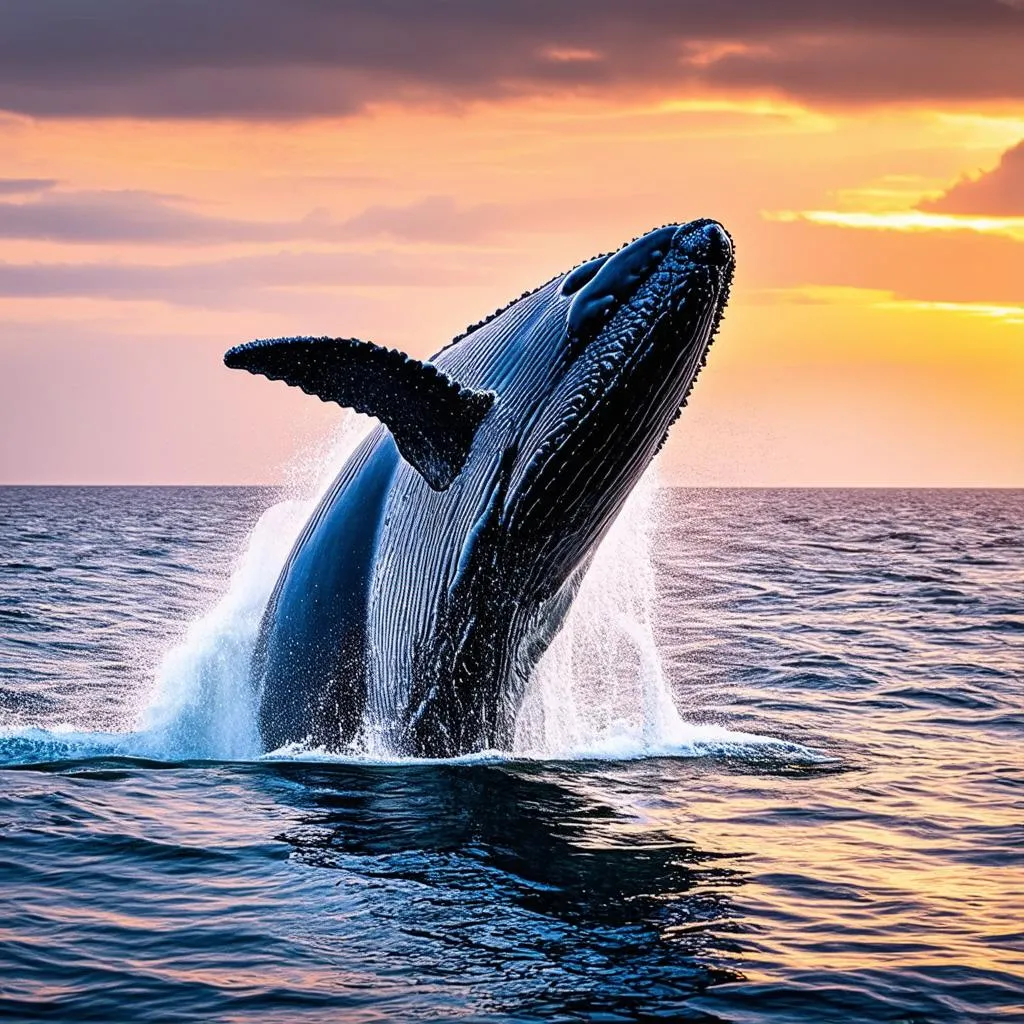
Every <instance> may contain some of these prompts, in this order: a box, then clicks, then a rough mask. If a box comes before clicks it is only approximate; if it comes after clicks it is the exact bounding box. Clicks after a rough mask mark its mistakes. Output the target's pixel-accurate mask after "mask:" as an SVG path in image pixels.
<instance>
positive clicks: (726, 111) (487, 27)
mask: <svg viewBox="0 0 1024 1024" xmlns="http://www.w3.org/2000/svg"><path fill="white" fill-rule="evenodd" d="M698 216H711V217H715V218H717V219H719V220H721V221H722V222H723V223H724V224H725V225H726V226H727V227H728V229H729V230H730V232H731V233H732V235H733V237H734V239H735V243H736V250H737V261H738V268H737V280H736V285H735V287H734V289H733V297H732V301H731V304H730V308H729V311H728V313H727V315H726V318H725V322H724V325H723V329H722V332H721V335H720V338H719V341H718V342H717V343H716V345H715V347H714V349H713V350H712V353H711V358H710V361H709V364H708V368H707V370H706V371H705V373H704V374H703V375H702V377H701V379H700V382H699V383H698V385H697V388H696V390H695V392H694V395H693V398H692V400H691V403H690V407H689V408H688V409H687V411H686V414H685V415H684V416H683V417H682V419H681V420H680V421H679V422H678V423H677V425H676V427H675V428H674V432H673V437H672V439H671V441H670V443H669V445H668V447H667V449H666V454H665V457H664V459H663V478H664V479H667V480H668V481H669V482H673V483H681V484H699V485H705V484H725V485H734V484H741V485H747V484H749V485H884V486H888V485H896V486H899V485H908V486H919V485H936V486H944V485H978V486H988V485H993V486H1006V485H1011V486H1024V0H915V2H903V0H887V2H880V0H866V2H861V3H857V4H839V3H822V2H818V3H815V2H811V0H781V2H778V3H763V2H755V0H701V2H689V0H662V2H655V0H651V2H642V0H641V2H635V0H634V2H630V3H611V2H602V0H587V2H582V0H581V2H575V0H547V2H546V3H536V2H532V0H518V2H511V0H510V2H508V3H497V2H494V3H484V2H479V0H451V2H427V0H374V2H369V0H367V2H364V3H354V2H335V3H327V2H323V0H321V2H317V0H293V2H290V3H285V2H283V0H278V2H272V0H244V2H243V0H217V2H215V3H211V2H209V0H202V2H200V0H179V2H175V3H170V2H161V3H157V2H151V0H92V2H89V0H49V2H46V3H41V2H39V0H5V2H3V3H2V5H0V247H2V252H0V366H2V373H0V482H6V483H65V482H67V483H108V482H109V483H149V482H152V483H236V482H238V483H249V482H265V481H276V480H278V479H280V478H281V476H282V473H283V472H285V467H286V466H287V464H288V462H289V460H290V459H291V458H293V457H294V456H295V454H296V453H297V452H300V451H302V450H304V449H306V448H308V447H309V446H311V445H315V444H316V443H318V441H322V439H323V437H324V436H325V435H326V434H328V433H329V432H330V431H331V429H332V425H333V424H335V423H337V421H338V420H339V419H340V417H341V415H342V414H341V413H340V411H339V410H337V409H336V408H335V407H325V406H323V405H321V404H320V403H319V402H316V401H314V400H313V399H311V398H309V397H307V396H305V395H303V394H301V393H300V392H298V391H294V390H292V389H289V388H286V387H285V386H284V385H282V384H271V383H268V382H267V381H265V380H263V379H262V378H255V377H251V376H249V375H247V374H241V373H238V372H232V371H229V370H227V369H225V368H224V367H223V366H222V364H221V356H222V354H223V352H224V350H225V349H226V348H228V347H229V346H231V345H233V344H235V343H237V342H240V341H245V340H248V339H250V338H254V337H271V336H275V335H293V334H331V335H344V336H357V337H361V338H364V339H366V340H371V341H376V342H380V343H383V344H387V345H389V346H399V347H402V348H404V349H406V350H407V351H409V352H411V353H412V354H414V355H417V356H427V355H429V354H430V353H431V352H432V351H433V350H435V349H437V348H439V347H440V346H441V345H443V344H444V343H445V342H446V341H447V340H449V338H450V337H451V336H452V335H453V334H455V333H457V332H458V331H460V330H461V329H462V328H463V327H465V325H466V324H468V323H470V322H473V321H476V320H478V319H480V318H481V317H483V316H484V315H486V314H488V313H489V312H491V311H492V310H493V309H494V308H495V307H497V306H499V305H503V304H504V303H505V302H506V301H507V300H508V299H510V298H511V297H512V296H515V295H518V294H519V293H521V292H522V291H523V290H525V289H527V288H532V287H534V286H536V285H538V284H540V283H541V282H543V281H545V280H547V279H548V278H550V277H551V276H553V275H554V274H555V273H557V272H559V271H562V270H566V269H568V268H569V267H571V266H573V265H574V264H576V263H578V262H580V261H581V260H583V259H586V258H589V257H591V256H593V255H595V254H597V253H600V252H604V251H607V250H610V249H614V248H617V247H618V246H619V245H620V244H622V243H623V242H625V241H628V240H629V239H631V238H633V237H634V236H635V235H637V234H640V233H643V232H644V231H647V230H649V229H650V228H652V227H656V226H659V225H661V224H664V223H666V222H669V221H678V220H686V219H690V218H693V217H698Z"/></svg>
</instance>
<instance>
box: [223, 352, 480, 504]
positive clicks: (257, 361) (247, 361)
mask: <svg viewBox="0 0 1024 1024" xmlns="http://www.w3.org/2000/svg"><path fill="white" fill-rule="evenodd" d="M224 363H225V365H227V366H230V367H232V368H234V369H241V370H248V371H249V372H250V373H261V374H263V376H265V377H269V378H270V379H271V380H283V381H284V382H285V383H286V384H291V385H293V386H294V387H298V388H302V390H303V391H305V392H306V394H308V395H316V397H317V398H320V399H322V400H323V401H325V402H337V403H338V405H343V406H348V407H350V408H352V409H355V410H356V411H357V412H362V413H366V414H367V415H369V416H376V417H377V419H379V420H380V421H381V422H382V423H384V424H386V426H387V427H388V429H389V430H390V431H391V433H392V436H393V437H394V439H395V444H396V445H397V446H398V450H399V451H400V452H401V453H402V456H403V457H404V458H405V460H406V461H407V462H408V463H409V464H410V465H411V466H412V467H413V468H414V469H416V470H417V471H418V472H419V473H420V475H421V476H422V477H423V479H424V480H426V481H427V483H428V484H429V485H430V486H431V487H432V488H433V489H434V490H435V491H443V490H445V489H446V488H447V487H448V486H449V485H450V484H451V482H452V481H453V480H454V479H455V478H456V477H457V476H458V475H459V472H460V471H461V469H462V467H463V465H464V464H465V462H466V457H467V456H468V455H469V449H470V447H471V446H472V444H473V438H474V437H475V435H476V431H477V428H478V427H479V426H480V423H481V421H482V420H483V418H484V416H486V415H487V411H488V409H490V407H491V405H492V404H493V403H494V393H493V392H491V391H477V390H475V389H473V388H467V387H463V386H462V385H461V384H460V383H459V382H458V381H456V380H452V378H451V377H449V376H447V375H446V374H445V373H443V372H442V371H441V370H439V369H438V368H437V367H436V366H434V365H433V364H432V363H424V362H421V361H420V360H418V359H412V358H410V357H409V356H407V355H406V354H405V353H404V352H399V351H398V350H397V349H389V348H382V347H381V346H380V345H373V344H371V343H370V342H366V341H358V340H357V339H355V338H272V339H268V340H265V341H250V342H248V343H247V344H245V345H236V346H235V347H234V348H232V349H229V350H228V352H227V353H225V355H224Z"/></svg>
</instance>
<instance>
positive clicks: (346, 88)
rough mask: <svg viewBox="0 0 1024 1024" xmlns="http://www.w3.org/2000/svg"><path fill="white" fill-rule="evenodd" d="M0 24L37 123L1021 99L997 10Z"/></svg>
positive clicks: (79, 7) (348, 1) (977, 6)
mask: <svg viewBox="0 0 1024 1024" xmlns="http://www.w3.org/2000/svg"><path fill="white" fill-rule="evenodd" d="M0 23H2V31H0V109H7V110H10V111H15V112H20V113H25V114H30V115H37V116H85V117H102V116H125V115H126V116H142V117H186V118H188V117H241V118H256V119H267V118H269V119H276V118H295V117H306V116H313V115H344V114H349V113H352V112H355V111H358V110H361V109H363V108H364V107H365V106H366V105H367V104H369V103H373V102H376V101H387V100H392V101H400V102H422V101H433V102H436V101H445V102H451V101H455V102H462V101H467V100H473V99H478V98H493V97H502V96H510V95H523V94H538V93H543V94H548V93H551V92H580V91H585V92H595V91H596V92H599V91H601V90H605V89H609V88H615V89H617V90H619V91H623V90H630V89H635V90H645V89H646V90H650V89H659V90H673V91H677V92H682V91H685V90H688V89H694V88H707V87H709V86H713V87H721V88H726V89H733V88H743V89H748V88H756V89H759V90H773V91H776V92H778V93H782V94H786V95H790V96H794V97H797V98H800V99H807V100H812V101H821V102H826V103H857V102H880V101H908V100H915V99H930V100H941V101H957V100H963V99H984V98H989V99H1021V98H1022V97H1024V60H1021V59H1020V54H1021V52H1022V51H1024V10H1022V9H1021V7H1020V6H1019V5H1016V4H1009V3H1003V2H999V0H863V2H859V3H856V4H850V3H828V2H823V0H778V2H774V3H765V2H763V0H634V2H632V3H629V4H624V3H621V2H618V0H559V2H557V3H550V2H548V0H544V2H541V0H505V2H497V0H496V2H487V3H481V2H480V0H448V2H445V3H425V2H423V0H387V2H383V0H382V2H376V3H366V2H365V0H362V2H356V0H334V2H326V0H290V2H285V0H218V2H216V3H210V2H208V0H176V2H175V3H166V2H165V0H48V2H46V3H40V2H38V0H7V2H6V3H5V4H4V9H3V14H2V17H0Z"/></svg>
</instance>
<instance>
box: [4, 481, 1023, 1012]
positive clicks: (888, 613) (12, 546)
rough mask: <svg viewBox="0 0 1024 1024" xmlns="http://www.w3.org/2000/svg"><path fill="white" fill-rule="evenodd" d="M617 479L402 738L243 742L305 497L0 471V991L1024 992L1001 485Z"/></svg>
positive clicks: (353, 999) (607, 1000)
mask: <svg viewBox="0 0 1024 1024" xmlns="http://www.w3.org/2000/svg"><path fill="white" fill-rule="evenodd" d="M641 491H642V493H640V494H639V495H638V498H637V500H636V501H635V502H633V503H632V505H631V507H630V509H628V510H627V513H625V514H624V516H623V517H622V520H621V521H620V523H619V524H617V525H616V529H615V532H614V534H613V536H612V537H610V538H609V542H608V544H607V545H606V547H605V548H604V549H602V552H601V554H600V556H599V559H598V562H597V563H595V566H594V570H593V572H592V574H591V577H590V578H588V581H587V584H586V585H585V588H584V591H583V593H582V594H581V598H580V601H579V603H578V606H577V608H576V609H575V610H574V612H573V616H572V618H571V619H570V621H569V623H568V624H567V626H566V629H565V631H564V633H563V635H562V636H560V637H559V639H558V641H557V642H556V645H555V648H554V649H553V650H552V651H551V652H549V655H548V656H547V657H546V658H545V661H544V663H543V664H542V666H541V669H540V670H539V671H538V676H537V679H536V680H535V684H534V686H533V687H532V689H531V691H530V693H529V694H528V697H527V700H526V704H525V705H524V709H523V713H522V715H521V723H520V729H519V731H518V733H517V741H516V747H515V749H514V750H512V751H510V752H488V753H485V754H483V755H480V756H478V757H473V758H464V759H461V760H459V761H452V762H430V761H419V762H402V761H399V760H396V759H394V758H389V757H387V756H386V752H381V751H374V750H366V751H363V752H362V753H359V754H356V755H353V756H347V757H337V756H330V755H328V754H326V753H324V752H322V751H317V750H302V749H297V750H291V751H284V752H279V753H277V754H275V755H272V756H270V757H261V756H260V752H259V747H258V738H257V737H256V733H255V728H254V724H253V712H252V700H251V693H250V692H249V687H248V680H247V676H246V666H247V663H248V653H249V651H250V650H251V647H252V643H253V638H254V636H255V630H256V628H257V627H258V622H259V616H260V611H261V608H262V604H263V602H264V601H265V600H266V597H267V594H268V592H269V588H270V587H271V586H272V584H273V581H274V577H275V575H276V571H277V568H278V566H279V565H280V564H281V560H282V558H283V557H284V555H285V553H286V552H287V549H288V544H289V542H290V539H291V537H292V536H294V532H295V530H296V529H297V524H299V523H301V520H302V517H303V516H304V515H305V514H306V511H307V510H308V505H306V504H305V503H304V502H302V501H298V500H294V499H289V500H282V499H285V498H286V497H287V496H283V495H282V494H280V493H279V492H276V491H274V490H271V489H265V488H74V487H68V488H18V487H8V488H2V489H0V1018H2V1019H5V1020H17V1021H34V1020H46V1021H76V1022H78V1021H104V1022H107V1021H109V1022H135V1021H139V1022H142V1021H146V1022H169V1021H225V1022H228V1021H229V1022H239V1024H241V1022H257V1021H258V1022H277V1021H280V1022H291V1021H324V1022H326V1021H330V1022H364V1021H365V1022H369V1021H382V1020H386V1021H464V1022H470V1021H496V1022H513V1021H514V1022H532V1021H567V1022H568V1021H601V1022H617V1021H656V1020H665V1021H699V1022H719V1021H729V1022H736V1024H741V1022H742V1024H762V1022H763V1024H768V1022H771V1024H782V1022H785V1024H798V1022H799V1024H802V1022H808V1024H811V1022H813V1024H828V1022H844V1024H846V1022H861V1021H863V1022H893V1024H895V1022H900V1024H940V1022H971V1024H974V1022H988V1021H991V1022H999V1021H1024V491H979V490H973V491H966V490H965V491H956V490H944V491H926V490H732V489H729V490H714V489H702V490H687V489H668V488H662V489H655V488H654V486H653V485H650V486H647V487H646V488H642V489H641Z"/></svg>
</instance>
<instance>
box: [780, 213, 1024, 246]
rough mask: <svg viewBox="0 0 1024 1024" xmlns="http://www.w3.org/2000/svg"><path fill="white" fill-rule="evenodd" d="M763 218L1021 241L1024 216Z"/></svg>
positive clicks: (822, 215) (783, 215) (805, 215)
mask: <svg viewBox="0 0 1024 1024" xmlns="http://www.w3.org/2000/svg"><path fill="white" fill-rule="evenodd" d="M765 217H766V218H767V219H769V220H775V221H779V222H780V223H784V224H785V223H792V222H793V221H799V220H805V221H807V222H809V223H811V224H829V225H834V226H836V227H843V228H857V229H860V230H869V231H918V232H920V231H973V232H976V233H978V234H986V235H1005V236H1007V237H1008V238H1012V239H1014V240H1015V241H1024V217H970V216H964V215H962V214H953V213H927V212H925V211H923V210H889V211H882V212H869V211H865V210H849V211H844V210H778V211H774V212H766V213H765Z"/></svg>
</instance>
